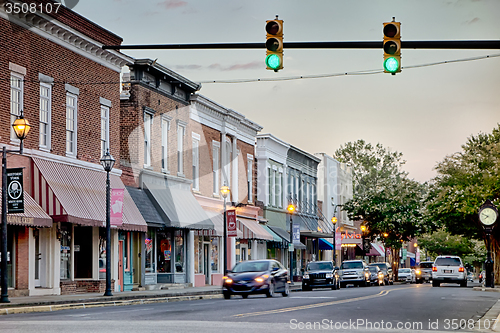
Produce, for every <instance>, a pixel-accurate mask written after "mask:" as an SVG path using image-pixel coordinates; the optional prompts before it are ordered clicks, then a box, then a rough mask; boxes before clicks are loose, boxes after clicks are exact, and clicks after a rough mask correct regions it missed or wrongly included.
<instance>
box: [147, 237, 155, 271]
mask: <svg viewBox="0 0 500 333" xmlns="http://www.w3.org/2000/svg"><path fill="white" fill-rule="evenodd" d="M155 244H156V240H155V230H154V229H150V228H148V234H147V237H146V244H145V245H146V273H155V272H156V266H155V256H154V252H155Z"/></svg>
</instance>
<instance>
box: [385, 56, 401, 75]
mask: <svg viewBox="0 0 500 333" xmlns="http://www.w3.org/2000/svg"><path fill="white" fill-rule="evenodd" d="M384 69H385V70H386V71H388V72H389V73H396V72H397V71H398V69H399V61H398V59H396V58H394V57H389V58H387V59H385V60H384Z"/></svg>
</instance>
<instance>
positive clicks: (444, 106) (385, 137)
mask: <svg viewBox="0 0 500 333" xmlns="http://www.w3.org/2000/svg"><path fill="white" fill-rule="evenodd" d="M73 10H74V11H76V12H77V13H79V14H81V15H83V16H85V17H86V18H88V19H90V20H91V21H93V22H95V23H97V24H99V25H100V26H102V27H104V28H106V29H108V30H110V31H112V32H113V33H115V34H117V35H118V36H120V37H122V38H123V45H145V44H194V43H246V42H248V43H259V42H261V43H264V42H265V39H266V33H265V24H266V20H271V19H274V18H275V16H276V15H278V16H279V19H283V20H284V28H283V31H284V41H285V43H286V42H308V41H382V39H383V34H382V27H383V22H389V21H391V20H392V18H393V17H395V19H396V21H398V22H401V40H402V41H417V40H418V41H428V40H500V20H499V19H498V13H500V1H498V0H418V1H417V0H405V1H401V0H396V1H389V0H387V1H382V0H366V1H361V0H349V1H347V0H344V1H340V0H307V1H304V0H302V1H299V0H252V1H248V0H246V1H239V0H230V1H229V0H228V1H226V0H214V1H210V0H166V1H162V0H143V1H133V0H99V1H97V0H81V1H79V2H78V4H77V5H76V6H75V7H74V8H73ZM123 52H124V53H126V54H127V55H129V56H132V57H134V58H138V59H139V58H150V59H153V60H154V59H158V60H157V62H158V63H160V64H162V65H164V66H166V67H168V68H170V69H172V70H174V71H176V72H177V73H179V74H181V75H183V76H184V77H186V78H187V79H189V80H191V81H194V82H201V83H202V88H201V90H200V91H199V93H200V94H202V95H204V96H206V97H208V98H209V99H211V100H213V101H215V102H217V103H219V104H221V105H223V106H225V107H227V108H230V109H233V110H235V111H237V112H239V113H242V114H243V115H244V116H245V117H246V118H248V119H249V120H251V121H253V122H255V123H257V124H259V125H261V126H263V130H262V132H261V133H271V134H273V135H274V136H276V137H278V138H280V139H281V140H283V141H285V142H287V143H289V144H291V145H293V146H296V147H298V148H300V149H302V150H304V151H307V152H309V153H312V154H314V153H326V154H328V155H332V154H333V153H334V152H335V150H336V149H338V148H339V147H340V146H341V145H343V144H345V143H347V142H352V141H357V140H359V139H363V140H365V141H366V142H369V143H372V144H377V143H381V144H382V145H383V146H384V147H386V148H388V149H390V150H392V151H398V152H401V153H403V158H404V159H405V160H406V161H407V162H406V164H405V166H404V170H405V171H407V172H408V173H409V176H410V178H414V179H415V180H418V181H421V182H423V181H428V180H430V179H431V178H433V177H434V176H435V175H436V172H435V170H434V167H435V166H436V164H437V163H438V162H440V161H442V160H443V159H444V158H445V157H446V156H447V155H451V154H453V153H455V152H459V151H460V150H461V145H463V144H464V143H466V140H467V138H468V137H470V136H471V135H477V134H479V133H481V132H482V133H491V132H492V130H493V128H495V127H497V124H498V123H500V89H499V88H500V56H499V55H500V50H433V49H407V48H403V49H402V67H403V70H402V72H401V73H399V74H397V75H390V74H388V73H383V72H382V73H376V74H356V75H355V74H354V73H356V72H358V73H359V72H361V73H363V72H373V71H381V70H382V62H383V51H382V49H315V50H314V49H288V50H287V49H286V48H285V50H284V69H283V70H280V71H279V72H277V73H275V72H273V71H270V70H266V66H265V64H264V59H265V55H266V50H265V49H264V48H263V49H250V50H243V49H236V50H143V51H142V50H141V51H131V50H124V51H123ZM487 55H489V56H490V57H488V58H486V59H479V60H467V61H459V62H455V60H466V59H471V58H483V57H485V56H487ZM495 56H496V57H495ZM445 61H446V62H448V63H446V64H439V65H433V66H421V65H430V64H436V63H442V62H445ZM344 73H347V75H331V76H330V77H326V78H310V79H292V80H284V79H285V78H297V77H300V76H318V75H323V74H344ZM241 79H248V80H250V81H251V82H246V83H234V82H232V83H220V81H224V80H226V81H227V80H233V81H237V80H241ZM259 79H261V81H259ZM267 79H274V80H273V81H262V80H267ZM213 81H216V82H218V83H213ZM211 82H212V83H211Z"/></svg>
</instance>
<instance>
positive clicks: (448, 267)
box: [432, 256, 467, 287]
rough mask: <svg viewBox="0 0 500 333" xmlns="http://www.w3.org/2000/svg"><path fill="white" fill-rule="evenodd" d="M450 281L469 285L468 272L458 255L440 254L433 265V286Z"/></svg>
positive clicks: (463, 285) (462, 285)
mask: <svg viewBox="0 0 500 333" xmlns="http://www.w3.org/2000/svg"><path fill="white" fill-rule="evenodd" d="M448 282H449V283H458V284H460V287H467V272H466V270H465V268H464V265H463V264H462V259H460V257H458V256H438V257H437V258H436V260H435V261H434V265H433V266H432V286H433V287H439V286H440V285H441V283H448Z"/></svg>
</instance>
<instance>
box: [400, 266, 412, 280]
mask: <svg viewBox="0 0 500 333" xmlns="http://www.w3.org/2000/svg"><path fill="white" fill-rule="evenodd" d="M398 281H400V282H404V283H413V282H414V281H415V275H414V273H413V272H412V270H411V268H400V269H398Z"/></svg>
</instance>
